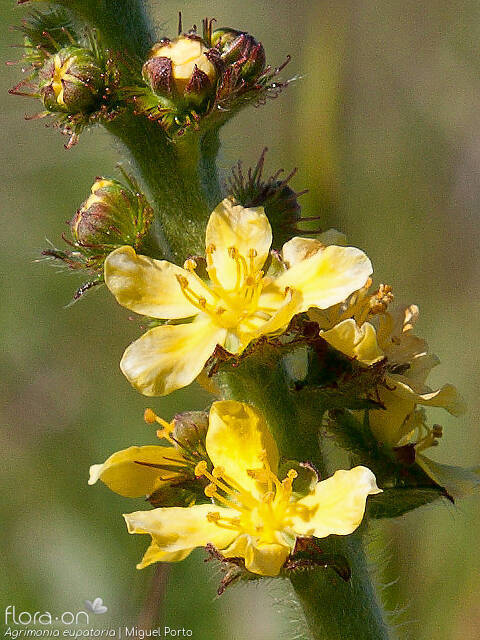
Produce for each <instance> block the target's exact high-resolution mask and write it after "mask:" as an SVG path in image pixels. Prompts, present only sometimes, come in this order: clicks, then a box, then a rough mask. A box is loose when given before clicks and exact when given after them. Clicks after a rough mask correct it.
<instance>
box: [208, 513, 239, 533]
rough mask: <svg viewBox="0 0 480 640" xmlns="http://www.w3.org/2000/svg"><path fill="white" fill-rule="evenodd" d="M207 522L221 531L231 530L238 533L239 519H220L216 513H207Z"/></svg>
mask: <svg viewBox="0 0 480 640" xmlns="http://www.w3.org/2000/svg"><path fill="white" fill-rule="evenodd" d="M207 521H208V522H213V523H214V524H216V525H217V526H218V527H222V529H233V530H234V531H238V529H239V527H240V519H239V518H222V516H221V515H220V514H219V513H218V511H210V512H209V513H207Z"/></svg>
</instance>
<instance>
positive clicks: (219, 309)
mask: <svg viewBox="0 0 480 640" xmlns="http://www.w3.org/2000/svg"><path fill="white" fill-rule="evenodd" d="M225 312H226V309H225V308H224V307H217V308H216V309H215V313H216V314H217V316H221V315H222V313H225Z"/></svg>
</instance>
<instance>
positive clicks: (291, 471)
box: [287, 469, 298, 480]
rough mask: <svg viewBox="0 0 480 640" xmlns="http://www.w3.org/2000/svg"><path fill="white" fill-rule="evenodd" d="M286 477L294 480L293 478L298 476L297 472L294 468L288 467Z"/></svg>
mask: <svg viewBox="0 0 480 640" xmlns="http://www.w3.org/2000/svg"><path fill="white" fill-rule="evenodd" d="M287 478H289V479H290V480H295V478H298V473H297V472H296V471H295V469H290V471H289V472H288V473H287Z"/></svg>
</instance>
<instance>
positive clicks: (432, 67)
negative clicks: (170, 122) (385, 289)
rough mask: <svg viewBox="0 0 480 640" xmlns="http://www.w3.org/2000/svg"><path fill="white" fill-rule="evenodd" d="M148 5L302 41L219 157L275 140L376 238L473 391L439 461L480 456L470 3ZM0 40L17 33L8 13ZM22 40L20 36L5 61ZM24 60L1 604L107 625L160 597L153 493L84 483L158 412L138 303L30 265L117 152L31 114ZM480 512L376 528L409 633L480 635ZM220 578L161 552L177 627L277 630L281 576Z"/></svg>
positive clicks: (10, 274) (12, 145) (11, 77)
mask: <svg viewBox="0 0 480 640" xmlns="http://www.w3.org/2000/svg"><path fill="white" fill-rule="evenodd" d="M13 5H14V3H13V0H11V1H9V2H6V1H4V2H3V3H2V7H1V9H0V17H1V21H0V22H1V23H2V24H3V25H7V24H9V23H12V24H13V23H18V21H19V19H20V17H21V15H22V13H23V12H22V11H20V10H19V9H17V8H15V7H14V6H13ZM156 6H157V9H156V12H157V13H156V15H157V20H158V23H159V24H163V23H166V29H165V31H166V33H172V32H174V31H175V23H176V11H177V10H178V9H183V11H184V22H186V23H190V22H192V23H193V22H197V23H198V22H200V20H201V18H202V17H204V14H207V13H208V15H209V16H215V17H216V18H217V19H218V25H219V26H221V25H224V24H225V25H227V24H230V25H235V26H237V27H239V28H242V29H246V30H250V31H254V32H255V34H256V36H257V37H258V38H259V39H260V40H261V41H262V42H263V44H264V46H265V48H266V50H267V51H268V55H269V60H271V61H272V62H275V61H278V62H279V63H280V62H282V61H283V59H284V57H285V55H286V54H292V55H293V57H294V59H293V62H292V63H291V65H289V67H290V73H291V74H292V75H294V74H297V73H298V74H301V75H303V76H304V78H303V79H301V80H299V81H298V82H297V83H296V84H295V85H293V86H291V87H290V88H289V89H288V91H287V92H286V93H285V94H284V95H283V96H282V97H281V98H279V99H278V100H277V101H271V102H268V103H267V105H265V106H264V107H262V108H261V109H258V110H255V109H252V110H250V111H247V112H244V113H242V114H241V115H240V116H239V117H238V118H237V119H236V120H235V121H234V122H232V123H230V124H228V125H227V127H226V128H225V130H224V131H223V140H224V147H223V152H222V156H221V164H222V167H224V168H225V174H226V173H227V169H229V167H230V166H231V165H233V164H234V163H235V162H236V161H237V160H238V159H239V158H242V159H243V160H244V161H245V163H246V164H251V163H254V162H255V161H256V159H257V157H258V155H259V154H260V151H261V148H262V147H263V145H264V144H266V145H268V146H269V148H270V152H269V154H268V155H267V160H266V165H267V170H268V167H269V166H271V169H272V172H273V171H274V170H276V169H277V168H278V167H279V166H282V165H283V166H284V167H285V168H286V169H290V168H292V165H297V166H298V167H299V173H298V176H297V177H295V178H294V180H293V183H294V185H293V186H294V188H295V189H297V190H300V189H303V188H304V187H308V188H309V189H310V192H309V194H307V195H306V196H303V197H302V200H303V205H304V215H309V216H316V215H325V218H324V220H323V221H322V222H323V226H324V227H325V228H329V227H330V226H335V227H336V228H338V229H341V230H342V231H344V232H346V233H347V235H348V237H349V239H350V241H351V242H352V243H353V244H355V245H356V246H359V247H361V248H362V249H364V250H365V251H366V252H367V253H368V255H369V256H370V257H371V258H372V260H373V262H374V266H375V273H376V276H377V278H379V280H381V281H386V282H389V283H391V284H393V285H394V287H395V290H394V291H395V294H396V297H397V300H399V301H407V302H415V303H417V304H419V306H420V308H421V314H422V315H421V318H422V320H421V324H420V332H421V333H422V334H423V335H424V336H425V337H427V339H428V340H429V341H430V343H431V345H432V346H433V347H434V351H435V352H436V353H439V354H440V355H441V358H442V363H443V364H442V366H441V367H439V369H438V373H437V372H434V374H433V376H432V377H433V378H434V380H433V382H435V381H439V382H440V381H442V380H444V379H448V380H450V381H451V382H452V383H454V384H456V385H457V386H458V387H459V388H460V389H461V390H462V392H463V394H464V396H465V398H466V400H467V402H468V404H469V413H468V414H467V415H466V416H465V417H463V418H461V419H459V420H456V419H453V418H447V419H445V416H444V415H443V414H439V415H438V420H439V421H441V422H442V424H443V426H444V434H445V435H444V437H443V438H442V442H441V445H440V447H438V450H436V451H435V452H434V453H435V454H436V459H438V460H439V461H441V462H445V463H451V464H453V463H454V464H461V465H462V466H469V465H473V464H478V462H479V459H478V451H479V445H480V435H479V431H478V429H477V425H478V424H479V418H480V407H479V400H478V393H477V389H478V385H479V382H480V380H479V373H478V372H479V369H480V368H479V366H478V364H479V363H478V347H477V345H478V317H479V314H480V295H479V287H478V278H479V276H480V273H479V266H478V265H479V264H480V261H479V257H480V256H479V251H480V250H479V247H480V242H479V230H478V229H479V227H478V222H477V220H478V215H479V210H480V181H479V178H478V176H479V175H480V155H479V153H478V150H477V147H478V143H479V140H480V115H479V113H480V111H479V108H478V107H479V104H480V68H479V65H478V61H477V58H478V55H477V47H478V45H477V43H478V40H479V37H478V36H479V35H480V9H479V7H478V5H477V4H476V3H474V2H470V1H469V0H460V1H459V2H457V3H455V4H454V5H452V4H451V3H450V4H449V3H445V2H443V1H442V0H434V1H433V2H429V3H418V2H413V1H410V0H408V1H407V2H403V3H398V2H394V1H393V0H387V1H385V2H383V3H365V2H360V1H356V0H354V1H353V2H352V1H349V2H343V1H335V2H333V1H331V2H318V3H313V4H312V3H308V2H306V1H304V0H301V1H299V2H294V3H292V2H287V1H286V0H282V1H281V2H275V3H268V2H265V1H263V2H252V0H244V2H242V3H238V2H227V3H225V2H219V1H218V0H209V2H208V3H207V4H202V3H201V2H199V0H194V1H193V2H176V3H173V2H171V1H170V0H169V1H168V2H164V3H161V9H162V12H161V13H160V5H156ZM1 38H2V42H3V43H5V44H9V43H15V42H18V34H17V35H15V34H12V33H10V32H8V31H7V29H6V27H4V29H3V33H2V36H1ZM4 51H5V48H4ZM16 54H17V52H16V51H15V49H12V50H9V51H8V55H9V56H10V57H11V58H12V59H13V58H15V56H16ZM287 69H288V68H287ZM17 77H18V68H13V69H12V68H8V69H6V70H5V72H4V74H3V79H2V85H1V86H2V91H1V94H0V101H1V109H2V113H3V115H4V122H3V126H2V128H1V129H0V139H1V144H0V149H2V153H3V154H4V157H3V159H2V163H1V172H2V176H1V180H0V191H1V198H0V202H1V203H2V212H3V225H2V246H3V252H2V257H1V261H2V265H1V271H2V274H5V276H4V278H3V279H2V284H1V286H2V292H1V300H2V304H1V308H0V317H1V326H2V334H3V349H2V352H1V355H0V364H1V368H2V373H1V376H2V391H1V394H2V403H1V406H2V409H1V411H2V413H3V415H2V424H3V427H4V428H3V430H2V435H1V439H2V449H3V451H4V456H5V462H4V464H3V465H2V472H1V473H2V476H4V478H3V480H4V489H3V491H2V506H1V510H2V511H1V519H2V523H3V524H4V528H5V529H6V534H4V536H3V538H2V546H3V549H4V551H5V553H4V555H3V557H4V559H5V560H4V561H5V568H4V572H3V575H4V579H3V580H2V582H1V586H0V591H1V593H2V607H1V609H0V610H3V602H5V605H6V604H15V605H16V606H17V610H23V609H26V610H30V611H35V610H44V609H50V610H54V611H63V610H73V611H75V610H77V609H79V608H82V607H83V605H84V603H83V601H84V600H85V599H87V598H88V599H90V600H91V599H93V598H94V597H96V596H101V597H102V598H103V600H104V602H105V603H106V604H107V605H108V607H109V612H108V614H106V616H109V617H108V622H109V623H110V622H111V623H115V624H120V623H122V624H127V623H128V624H135V623H136V622H137V621H138V618H139V611H143V612H144V613H143V615H148V611H149V610H150V609H149V605H148V603H146V602H145V601H146V591H147V589H146V587H147V585H148V583H149V581H151V579H152V576H153V575H154V569H153V568H151V569H147V570H145V571H143V572H137V571H136V570H135V568H134V567H135V562H136V561H137V559H138V557H139V556H140V555H141V552H142V551H143V546H144V540H143V539H136V537H132V536H128V534H127V533H126V531H125V529H124V528H123V522H122V519H121V515H120V514H121V513H122V512H125V511H132V510H134V509H135V508H142V503H141V501H133V502H132V501H130V500H128V499H125V498H121V497H119V496H112V495H111V494H110V493H109V492H108V489H106V488H103V487H100V486H97V487H94V488H92V487H90V488H89V487H88V486H87V484H86V481H87V476H88V467H89V465H90V464H91V463H94V462H100V461H102V460H104V459H105V458H106V457H107V456H108V455H109V454H110V453H111V452H113V451H116V450H117V449H121V448H123V447H125V446H129V445H130V444H132V443H136V444H148V443H151V442H153V436H154V433H153V429H151V428H150V427H149V426H147V425H145V424H144V423H143V421H142V414H143V409H144V408H145V406H146V404H145V399H144V398H142V397H141V396H140V395H139V394H138V393H137V392H135V391H134V390H133V389H131V388H130V387H129V386H128V384H127V383H126V381H125V380H124V378H123V376H122V374H121V373H120V371H119V369H118V361H119V359H120V357H121V354H122V352H123V348H124V347H125V345H126V344H128V343H129V342H131V340H132V339H133V338H134V337H135V336H137V335H138V333H139V328H138V324H139V321H137V320H133V321H130V322H129V321H128V319H127V318H128V314H126V313H125V312H124V311H123V310H122V309H121V308H120V307H118V306H117V305H115V303H114V301H113V300H112V298H111V296H109V295H107V292H106V290H105V289H103V288H101V287H98V288H97V289H96V290H95V291H94V292H91V293H90V294H89V295H88V296H86V297H85V298H84V299H82V300H80V302H79V303H77V304H76V305H75V306H74V307H73V308H69V309H65V305H66V304H68V302H69V301H70V299H71V296H72V293H73V291H74V290H75V288H76V287H77V286H78V285H79V284H80V282H79V281H77V280H76V279H75V276H74V275H72V274H69V273H66V272H65V273H61V274H59V273H58V272H57V271H58V268H57V267H56V266H54V267H52V266H50V265H48V264H38V263H36V262H35V260H36V258H37V257H38V256H39V254H40V252H41V250H42V249H43V248H44V246H45V236H47V238H48V239H50V240H52V241H53V242H54V243H55V242H56V241H57V240H58V238H59V236H60V234H61V232H63V231H65V230H66V225H65V221H66V220H68V219H70V218H71V216H72V215H73V213H74V211H75V210H76V208H77V207H78V206H79V205H80V203H81V202H82V201H83V200H84V199H85V197H86V195H87V194H88V190H89V188H90V186H91V183H92V179H93V178H94V176H95V175H99V174H105V173H106V174H109V175H110V174H112V170H113V165H114V163H115V161H116V159H117V155H116V153H115V152H114V150H113V149H112V146H111V142H110V140H109V138H108V136H107V135H106V134H105V133H104V132H103V131H101V130H100V129H98V130H96V131H94V132H92V133H87V134H86V135H85V136H84V137H83V139H82V140H81V141H80V144H79V145H78V146H77V148H75V149H74V150H71V151H69V152H66V151H65V150H64V149H63V147H62V142H63V141H62V139H61V138H60V136H59V135H58V133H55V132H52V131H50V130H46V129H45V128H44V126H43V124H42V123H38V122H37V123H25V122H24V121H23V119H22V111H23V110H25V111H27V112H29V113H35V110H36V104H35V103H34V102H33V101H32V103H31V104H29V103H28V101H19V100H15V99H14V98H12V97H10V96H8V95H7V89H8V88H9V87H11V86H13V84H15V82H16V79H17ZM269 156H270V157H269ZM269 163H271V164H270V165H269ZM267 173H268V171H267ZM435 376H437V378H435ZM207 403H208V396H207V395H206V394H205V393H204V392H201V391H199V390H198V389H197V390H195V391H192V390H191V389H190V390H184V391H181V392H176V393H175V394H173V395H172V396H170V397H168V398H165V399H156V400H155V401H154V404H153V407H154V409H155V410H156V412H157V413H159V414H160V415H162V416H164V417H166V418H168V419H170V417H171V415H172V414H173V413H174V412H175V411H176V410H177V408H178V407H181V408H182V409H188V408H191V409H194V408H199V409H200V408H203V407H204V406H205V405H206V404H207ZM430 411H431V415H432V416H435V418H436V417H437V416H436V414H435V410H430ZM107 492H108V496H107ZM479 524H480V507H479V502H478V501H476V500H475V499H470V500H469V501H465V502H464V503H462V504H460V506H459V507H458V508H455V509H454V508H453V507H451V506H449V505H447V506H443V507H442V506H441V505H439V504H436V505H433V506H432V507H427V508H424V509H420V510H418V511H415V512H413V513H411V514H409V515H408V516H407V517H403V518H400V519H398V520H395V521H392V522H391V523H389V524H388V525H384V524H382V525H381V526H376V527H375V536H374V538H375V543H374V545H373V546H374V547H378V548H380V549H383V550H386V552H387V557H390V558H391V560H390V561H389V562H388V563H387V566H386V569H385V572H384V573H385V575H384V576H382V578H383V579H384V580H385V582H390V581H391V580H395V579H397V578H398V581H397V582H396V584H395V586H393V587H390V588H389V589H388V590H386V592H385V596H386V598H387V600H388V601H389V603H390V604H391V606H392V607H396V608H398V609H402V608H404V607H406V611H405V612H404V613H402V614H401V615H400V616H399V620H400V621H401V622H406V623H407V624H406V625H405V627H403V628H402V629H401V630H399V633H400V635H402V634H403V635H404V637H410V638H415V639H416V640H431V639H432V638H438V639H439V640H457V639H460V638H462V640H474V639H475V638H476V637H477V633H478V632H477V629H478V626H479V624H480V609H479V605H478V601H477V600H478V599H477V598H476V596H475V594H476V593H478V590H479V588H480V578H479V576H480V571H479V569H480V560H479V558H478V554H477V553H476V550H475V549H472V540H473V538H474V536H473V532H475V531H477V530H478V526H479ZM139 538H141V537H140V536H139ZM190 571H191V573H189V572H190ZM193 572H194V573H193ZM193 575H195V589H192V584H193V581H192V577H191V576H193ZM209 576H210V577H209ZM211 576H212V573H211V572H207V571H205V570H202V553H201V552H198V553H197V554H196V555H195V556H194V557H192V559H190V560H188V561H187V563H183V564H182V565H181V566H173V567H172V568H171V569H170V570H169V575H168V587H167V597H166V603H165V609H164V613H163V620H164V621H165V623H166V624H169V625H170V626H180V627H182V626H183V627H186V628H187V627H190V628H192V629H193V630H194V632H195V636H196V637H197V638H199V639H202V640H203V638H205V639H206V638H215V640H233V638H237V637H238V638H240V637H241V638H244V637H248V638H256V637H262V638H264V639H265V640H269V639H272V640H273V639H274V638H277V637H278V634H279V629H280V628H282V627H284V626H285V624H286V622H285V621H283V620H280V619H279V618H278V614H277V612H276V607H275V605H274V598H275V597H278V596H279V595H281V589H282V587H281V586H278V587H277V586H275V587H274V588H272V592H271V593H270V592H269V591H268V587H267V588H265V585H262V587H261V588H256V587H254V586H252V587H251V589H243V588H241V589H238V590H235V589H232V590H231V591H230V592H229V591H228V590H227V592H226V594H225V595H224V596H222V598H221V599H220V600H214V594H215V589H216V582H217V580H216V579H212V577H211ZM159 590H160V591H161V588H159ZM238 599H241V600H242V602H243V603H244V606H243V611H244V612H245V615H243V616H240V614H239V613H238V612H239V611H242V607H241V606H240V607H237V606H235V607H234V608H233V607H231V606H230V604H231V603H232V602H233V600H235V601H238ZM150 608H151V607H150ZM233 611H235V612H236V613H233ZM294 615H295V614H293V616H294ZM232 616H234V617H233V618H232ZM236 616H238V617H236ZM293 616H292V617H293ZM227 617H228V623H227ZM105 620H106V618H105Z"/></svg>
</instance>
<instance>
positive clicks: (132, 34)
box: [62, 0, 388, 640]
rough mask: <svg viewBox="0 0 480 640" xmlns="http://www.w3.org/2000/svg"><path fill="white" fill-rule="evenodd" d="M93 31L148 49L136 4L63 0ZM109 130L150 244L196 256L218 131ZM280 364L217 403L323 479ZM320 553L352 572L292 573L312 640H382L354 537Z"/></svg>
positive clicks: (249, 362)
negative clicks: (246, 411)
mask: <svg viewBox="0 0 480 640" xmlns="http://www.w3.org/2000/svg"><path fill="white" fill-rule="evenodd" d="M62 2H63V4H65V5H66V6H68V7H69V8H70V9H72V10H73V11H75V12H76V13H77V16H79V17H80V18H82V19H84V20H86V21H87V22H89V23H90V24H91V25H92V26H93V27H95V28H97V29H98V30H99V32H100V33H101V35H102V38H103V41H104V42H106V44H107V46H109V47H111V48H112V49H116V50H118V51H122V52H126V53H128V54H130V55H131V56H132V57H133V58H137V59H138V56H144V54H145V53H146V52H147V51H148V49H149V48H150V46H151V43H152V39H153V37H152V32H153V29H152V28H151V25H150V23H149V22H148V20H147V16H146V14H145V10H144V3H143V2H142V1H141V0H62ZM106 126H107V129H108V130H109V132H110V133H111V134H112V135H114V136H115V137H116V138H117V140H119V141H120V142H121V143H122V145H123V147H124V148H125V150H126V151H127V152H128V155H129V156H130V158H131V160H132V161H133V163H134V166H135V168H136V170H137V172H138V176H139V178H140V180H141V182H142V183H143V184H144V185H145V186H146V187H147V189H148V191H149V195H150V197H151V198H152V204H153V206H154V208H155V211H156V215H157V232H158V241H159V244H160V245H161V247H162V251H163V253H164V255H165V256H167V257H170V258H172V259H174V260H176V261H180V260H182V259H184V258H185V257H186V256H188V255H192V254H195V253H203V248H204V247H203V245H204V229H205V226H206V222H207V219H208V215H209V213H210V211H211V209H212V208H213V206H214V205H215V204H216V203H217V202H218V201H219V200H220V198H221V190H220V187H219V183H218V177H217V169H216V163H215V159H216V155H217V152H218V146H219V142H218V131H217V130H210V131H207V132H205V131H203V132H192V133H187V134H185V136H184V137H183V138H180V139H178V141H176V142H175V143H172V142H171V141H169V139H168V138H167V135H166V134H165V133H164V131H163V130H162V129H161V127H160V126H159V125H158V124H156V123H154V122H150V121H149V120H148V119H147V118H144V117H136V116H134V115H133V112H132V111H126V112H124V113H123V114H122V115H121V116H119V117H118V118H117V119H116V120H114V121H113V122H111V123H109V124H108V125H106ZM277 360H278V358H277V359H276V358H275V357H274V358H273V359H272V357H270V356H268V357H265V358H264V359H263V360H262V359H261V358H259V357H258V354H255V357H251V358H249V359H246V360H245V361H244V362H243V363H242V364H241V365H240V366H238V367H236V368H232V369H230V370H229V371H225V370H224V371H221V372H220V373H218V374H217V376H216V381H217V383H218V384H219V386H220V388H221V390H222V394H223V396H224V397H225V398H232V399H236V400H241V401H245V402H248V403H251V404H253V405H255V406H257V407H258V408H259V409H261V410H262V411H263V412H264V414H265V416H266V419H267V422H268V424H269V426H270V428H271V429H272V432H273V433H274V435H275V436H276V438H277V441H278V443H279V448H280V451H281V453H282V455H283V457H284V458H287V459H296V460H299V461H310V462H311V463H312V464H314V465H315V467H316V468H317V469H318V471H319V473H320V475H321V476H322V477H325V476H326V475H327V474H328V468H327V464H326V462H325V460H323V458H322V456H321V453H320V447H319V442H318V433H319V429H320V425H321V420H322V415H323V412H324V407H322V406H317V407H315V408H313V409H312V408H311V407H307V406H305V404H301V403H299V402H298V400H297V399H296V398H295V394H294V393H293V392H292V391H291V390H290V389H289V388H288V384H287V382H286V380H285V377H284V375H283V370H282V367H281V365H280V364H279V363H278V361H277ZM322 550H324V551H325V552H328V553H334V554H339V555H341V556H342V557H344V558H345V559H346V561H347V562H348V564H349V566H350V568H351V569H352V578H351V580H350V581H348V582H344V581H343V580H342V578H340V577H339V576H337V574H336V573H335V572H334V571H333V570H332V569H324V568H319V569H314V570H311V571H308V572H302V573H294V574H293V575H292V578H291V582H292V585H293V589H294V590H295V592H296V594H297V597H298V599H299V601H300V603H301V604H302V606H303V609H304V611H305V616H306V619H307V623H308V625H309V628H310V631H311V635H312V638H313V639H314V640H320V639H322V640H374V639H375V640H386V639H387V638H388V634H387V627H386V624H385V622H384V621H383V616H382V613H381V609H380V607H379V604H378V602H377V600H376V597H375V593H374V589H373V587H372V584H371V581H370V577H369V573H368V569H367V566H366V560H365V555H364V551H363V545H362V535H361V533H360V532H357V533H356V534H355V535H352V536H346V537H344V536H330V537H329V538H327V539H325V540H322Z"/></svg>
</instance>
